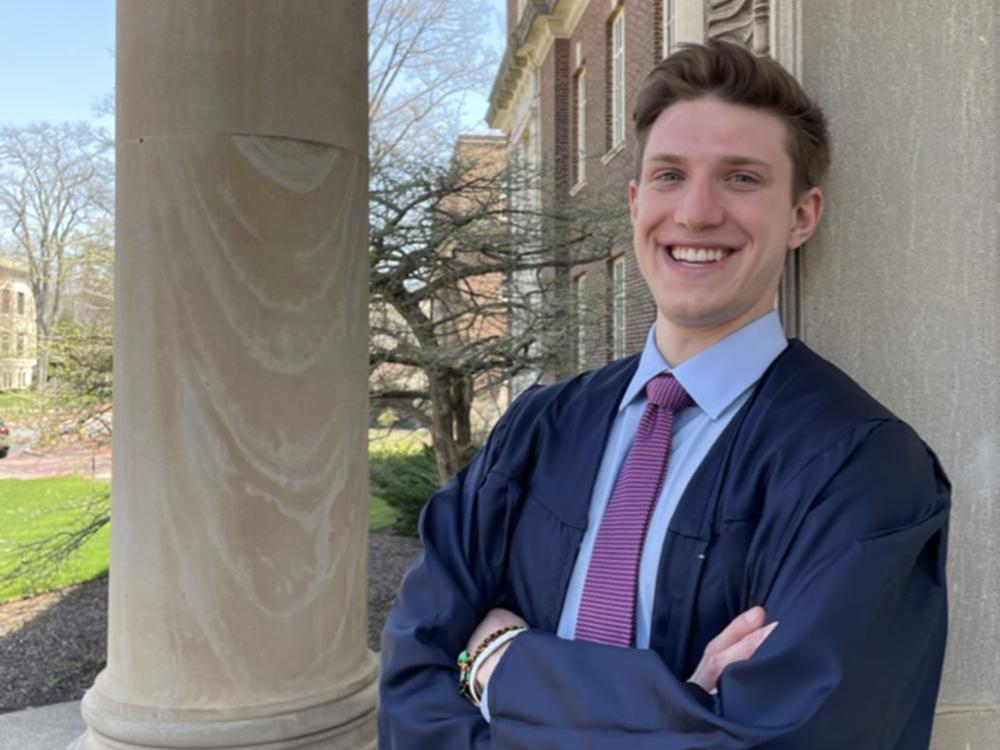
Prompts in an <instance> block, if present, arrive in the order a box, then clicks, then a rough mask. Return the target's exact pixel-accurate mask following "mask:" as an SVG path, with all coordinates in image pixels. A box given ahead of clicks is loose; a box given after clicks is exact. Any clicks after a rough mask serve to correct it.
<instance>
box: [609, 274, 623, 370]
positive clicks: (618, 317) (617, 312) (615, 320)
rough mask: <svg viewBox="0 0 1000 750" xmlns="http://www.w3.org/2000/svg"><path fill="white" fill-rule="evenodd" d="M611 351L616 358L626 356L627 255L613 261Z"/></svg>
mask: <svg viewBox="0 0 1000 750" xmlns="http://www.w3.org/2000/svg"><path fill="white" fill-rule="evenodd" d="M611 352H612V357H613V358H614V359H621V358H622V357H624V356H625V256H624V255H619V256H618V257H617V258H615V259H614V260H613V261H611Z"/></svg>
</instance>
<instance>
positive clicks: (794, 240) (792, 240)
mask: <svg viewBox="0 0 1000 750" xmlns="http://www.w3.org/2000/svg"><path fill="white" fill-rule="evenodd" d="M822 216H823V191H822V190H820V189H819V188H818V187H811V188H809V189H808V190H807V191H806V192H804V193H803V194H802V197H801V198H799V202H798V203H796V204H795V208H794V209H793V210H792V226H791V227H790V228H789V230H788V247H789V248H790V249H793V248H796V247H799V246H800V245H804V244H805V242H806V240H808V239H809V238H810V237H812V236H813V234H814V233H815V232H816V227H818V226H819V220H820V218H821V217H822Z"/></svg>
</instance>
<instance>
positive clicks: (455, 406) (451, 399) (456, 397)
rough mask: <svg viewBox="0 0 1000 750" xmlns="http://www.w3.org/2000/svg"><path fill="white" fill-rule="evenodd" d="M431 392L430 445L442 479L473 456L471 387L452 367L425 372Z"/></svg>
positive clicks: (450, 474) (442, 480)
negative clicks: (450, 369)
mask: <svg viewBox="0 0 1000 750" xmlns="http://www.w3.org/2000/svg"><path fill="white" fill-rule="evenodd" d="M428 384H429V386H430V388H429V390H430V395H431V445H432V447H433V448H434V457H435V459H436V461H437V468H438V477H439V479H440V480H441V482H442V483H444V482H446V481H447V480H448V478H449V477H451V476H453V475H454V474H455V473H457V472H458V471H459V470H460V469H461V468H462V467H463V466H465V464H466V463H467V462H468V461H469V459H470V458H471V457H472V453H473V450H474V446H473V445H472V430H471V423H472V399H471V387H470V384H469V383H467V382H466V379H465V378H463V377H462V375H461V374H459V373H456V372H454V371H447V370H446V371H441V370H437V371H434V372H428Z"/></svg>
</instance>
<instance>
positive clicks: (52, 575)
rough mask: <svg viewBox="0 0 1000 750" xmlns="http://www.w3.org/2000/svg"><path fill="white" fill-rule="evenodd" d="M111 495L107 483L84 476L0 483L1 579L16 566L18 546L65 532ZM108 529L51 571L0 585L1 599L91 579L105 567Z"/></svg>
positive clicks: (108, 539) (16, 480) (106, 564)
mask: <svg viewBox="0 0 1000 750" xmlns="http://www.w3.org/2000/svg"><path fill="white" fill-rule="evenodd" d="M108 492H109V485H108V483H107V482H102V481H98V480H94V479H85V478H83V477H53V478H49V479H3V480H0V579H2V578H3V577H5V576H6V574H7V573H9V572H10V571H11V570H12V569H13V568H14V567H15V566H17V565H18V563H19V562H20V556H18V555H16V552H15V551H16V550H17V549H18V548H20V547H21V546H22V545H25V544H31V543H32V542H36V541H38V540H40V539H45V538H46V537H51V536H53V535H58V534H60V533H64V532H65V531H66V529H72V528H74V527H75V526H76V525H77V524H78V522H79V519H81V518H83V517H85V516H87V515H88V508H89V507H91V506H92V505H94V504H96V503H99V502H100V499H101V497H102V496H106V495H107V493H108ZM109 541H110V529H109V528H108V526H104V528H102V529H101V530H100V531H98V532H97V534H95V535H94V536H93V537H91V538H90V539H89V540H88V541H87V542H85V543H84V544H83V546H81V547H80V549H79V550H77V551H76V552H75V553H74V554H72V555H71V556H70V557H69V558H68V559H66V560H65V561H63V563H62V564H61V565H59V566H58V567H57V568H56V569H55V570H52V571H50V572H47V573H46V574H44V575H31V576H29V577H19V578H17V579H16V580H14V581H13V582H11V583H6V584H4V583H0V601H6V600H7V599H15V598H17V597H19V596H24V595H26V594H32V593H37V592H40V591H48V590H49V589H53V588H59V587H62V586H68V585H69V584H71V583H79V582H80V581H89V580H90V579H92V578H96V577H98V576H100V575H102V574H103V573H105V572H106V571H107V569H108V543H109Z"/></svg>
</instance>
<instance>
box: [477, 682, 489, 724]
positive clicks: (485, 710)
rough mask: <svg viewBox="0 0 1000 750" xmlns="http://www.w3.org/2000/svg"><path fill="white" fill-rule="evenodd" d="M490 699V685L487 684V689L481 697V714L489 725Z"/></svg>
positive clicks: (484, 689) (485, 688)
mask: <svg viewBox="0 0 1000 750" xmlns="http://www.w3.org/2000/svg"><path fill="white" fill-rule="evenodd" d="M489 697H490V684H489V683H488V682H487V683H486V687H484V688H483V694H482V695H481V696H480V697H479V713H481V714H482V715H483V718H484V719H486V722H487V723H489V721H490V706H489Z"/></svg>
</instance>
